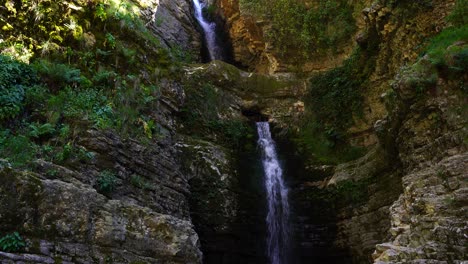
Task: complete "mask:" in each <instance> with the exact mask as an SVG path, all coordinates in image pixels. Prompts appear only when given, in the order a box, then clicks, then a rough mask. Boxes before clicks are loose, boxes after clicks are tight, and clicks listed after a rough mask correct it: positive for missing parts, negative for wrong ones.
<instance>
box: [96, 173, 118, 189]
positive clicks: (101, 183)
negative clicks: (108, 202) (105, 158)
mask: <svg viewBox="0 0 468 264" xmlns="http://www.w3.org/2000/svg"><path fill="white" fill-rule="evenodd" d="M97 184H98V189H99V191H101V192H103V193H110V192H112V191H113V190H114V189H115V187H116V186H117V177H116V176H115V174H114V173H113V172H111V171H108V170H105V171H103V172H101V173H100V174H99V177H98V178H97Z"/></svg>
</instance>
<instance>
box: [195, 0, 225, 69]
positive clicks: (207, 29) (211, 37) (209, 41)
mask: <svg viewBox="0 0 468 264" xmlns="http://www.w3.org/2000/svg"><path fill="white" fill-rule="evenodd" d="M193 5H194V6H195V18H196V19H197V21H198V23H199V24H200V26H201V27H202V28H203V32H204V33H205V41H206V46H207V48H208V53H209V56H210V60H222V59H223V58H222V53H221V51H220V48H219V47H218V45H217V44H216V32H215V29H216V24H215V23H210V22H208V21H207V20H206V19H205V18H204V17H203V12H202V10H203V8H204V7H205V4H204V3H200V0H193Z"/></svg>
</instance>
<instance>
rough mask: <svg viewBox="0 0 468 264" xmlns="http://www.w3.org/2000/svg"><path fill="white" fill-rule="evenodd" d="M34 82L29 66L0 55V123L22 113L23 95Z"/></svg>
mask: <svg viewBox="0 0 468 264" xmlns="http://www.w3.org/2000/svg"><path fill="white" fill-rule="evenodd" d="M36 80H37V78H36V73H35V71H34V70H33V69H32V68H31V67H30V66H29V65H27V64H24V63H20V62H17V61H14V60H12V59H11V58H9V57H6V56H3V55H0V121H3V120H7V119H12V118H15V117H16V116H17V115H18V114H19V113H20V112H21V111H22V109H23V106H24V99H25V94H26V92H27V91H28V89H31V87H33V86H34V84H35V82H36Z"/></svg>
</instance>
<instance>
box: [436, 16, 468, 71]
mask: <svg viewBox="0 0 468 264" xmlns="http://www.w3.org/2000/svg"><path fill="white" fill-rule="evenodd" d="M467 40H468V24H467V25H463V26H460V27H448V28H446V29H444V30H443V31H442V32H440V33H439V34H438V35H437V36H435V37H434V38H432V39H431V40H430V43H429V45H428V47H427V54H428V55H429V59H430V60H431V61H432V63H433V64H434V65H436V66H438V67H443V66H445V65H447V58H448V57H452V58H454V59H455V67H458V68H460V70H466V69H467V57H466V56H467V49H466V48H463V47H460V46H459V47H457V46H453V47H451V48H450V49H448V47H449V46H451V45H453V44H454V43H456V42H457V41H467Z"/></svg>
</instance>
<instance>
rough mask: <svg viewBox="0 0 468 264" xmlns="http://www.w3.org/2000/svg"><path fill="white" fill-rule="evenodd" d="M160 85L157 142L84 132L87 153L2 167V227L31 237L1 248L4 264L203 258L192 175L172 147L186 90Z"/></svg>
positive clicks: (80, 134) (80, 139) (79, 135)
mask: <svg viewBox="0 0 468 264" xmlns="http://www.w3.org/2000/svg"><path fill="white" fill-rule="evenodd" d="M161 84H162V89H161V91H162V97H161V99H160V106H159V108H158V109H155V110H154V112H153V113H152V114H153V115H154V116H155V119H157V120H158V124H160V125H161V127H160V134H159V136H158V141H157V142H156V141H155V142H153V143H154V144H147V143H146V144H144V143H142V142H141V141H137V140H133V139H128V138H127V139H124V138H122V137H120V136H118V135H117V133H115V132H113V131H105V132H104V131H98V130H94V129H88V130H84V131H83V130H81V131H75V132H76V137H75V147H80V148H82V149H83V150H86V152H87V153H88V156H89V158H88V159H85V160H81V159H80V160H78V159H70V160H67V161H66V162H64V163H60V164H56V163H52V162H49V161H45V160H36V161H34V162H33V163H32V165H31V168H30V171H20V170H17V169H11V168H8V166H3V165H2V166H1V171H0V176H1V178H2V181H1V183H0V204H1V205H0V219H1V221H0V233H1V234H7V233H11V232H13V231H17V232H19V233H20V234H21V235H22V237H23V238H25V241H26V247H25V248H24V249H22V250H21V253H6V252H0V261H1V262H2V263H57V262H60V263H201V262H202V253H201V251H200V241H199V237H198V235H197V233H196V232H195V230H194V226H193V224H192V222H191V218H190V211H189V198H190V185H189V177H188V175H186V174H183V173H182V172H181V167H180V165H179V163H178V153H177V150H176V149H175V148H174V144H175V142H174V135H175V130H174V129H175V120H174V116H175V115H176V114H175V113H176V111H177V110H178V108H179V107H180V102H181V101H182V100H183V90H181V87H180V85H177V84H176V83H174V82H173V81H168V80H164V81H161ZM106 177H107V178H106ZM103 182H104V183H103ZM103 184H108V185H109V186H111V187H108V188H105V186H103Z"/></svg>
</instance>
